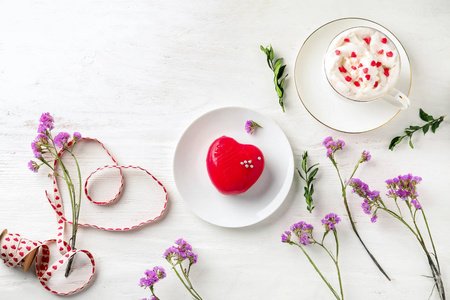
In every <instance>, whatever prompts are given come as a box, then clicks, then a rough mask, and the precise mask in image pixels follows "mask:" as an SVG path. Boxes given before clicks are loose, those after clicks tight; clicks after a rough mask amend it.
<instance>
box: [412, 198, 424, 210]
mask: <svg viewBox="0 0 450 300" xmlns="http://www.w3.org/2000/svg"><path fill="white" fill-rule="evenodd" d="M411 204H412V205H414V207H415V208H416V209H417V210H419V209H422V205H420V203H419V201H418V200H417V199H412V200H411Z"/></svg>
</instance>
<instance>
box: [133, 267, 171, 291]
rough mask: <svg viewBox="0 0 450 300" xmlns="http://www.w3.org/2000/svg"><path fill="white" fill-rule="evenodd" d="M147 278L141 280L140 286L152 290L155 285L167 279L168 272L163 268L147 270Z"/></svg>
mask: <svg viewBox="0 0 450 300" xmlns="http://www.w3.org/2000/svg"><path fill="white" fill-rule="evenodd" d="M144 274H145V277H142V278H141V279H140V280H139V286H141V287H143V288H147V287H148V288H152V287H153V285H154V284H155V283H157V282H158V281H159V280H161V279H163V278H165V277H166V271H165V270H164V268H162V267H158V266H156V267H154V268H153V270H146V271H145V273H144Z"/></svg>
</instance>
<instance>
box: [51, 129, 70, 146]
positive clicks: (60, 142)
mask: <svg viewBox="0 0 450 300" xmlns="http://www.w3.org/2000/svg"><path fill="white" fill-rule="evenodd" d="M69 138H70V134H68V133H67V132H60V133H58V135H57V136H55V138H54V139H53V142H54V143H55V145H56V146H57V147H59V148H63V147H64V145H65V144H67V141H68V140H69Z"/></svg>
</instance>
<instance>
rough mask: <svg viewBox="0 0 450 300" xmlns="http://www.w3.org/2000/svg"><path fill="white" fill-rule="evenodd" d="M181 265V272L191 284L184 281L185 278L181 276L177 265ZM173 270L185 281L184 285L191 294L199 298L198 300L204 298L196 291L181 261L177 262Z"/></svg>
mask: <svg viewBox="0 0 450 300" xmlns="http://www.w3.org/2000/svg"><path fill="white" fill-rule="evenodd" d="M177 265H180V269H181V272H182V273H183V276H184V278H186V281H187V282H188V284H189V286H188V285H187V284H186V282H184V280H183V279H182V278H181V276H180V273H178V271H177V268H176V266H177ZM173 270H174V271H175V273H176V274H177V276H178V278H179V279H180V281H181V282H182V283H183V285H184V287H185V288H186V289H187V290H188V292H189V293H191V295H192V296H193V297H194V298H195V299H197V300H202V298H201V297H200V295H199V294H198V293H197V292H196V291H195V289H194V288H193V287H192V284H191V281H190V280H189V278H188V277H187V276H186V274H185V273H184V271H183V266H182V265H181V261H180V262H178V263H176V264H175V265H174V266H173Z"/></svg>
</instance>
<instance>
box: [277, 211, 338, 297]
mask: <svg viewBox="0 0 450 300" xmlns="http://www.w3.org/2000/svg"><path fill="white" fill-rule="evenodd" d="M340 221H341V218H339V216H338V215H337V214H333V213H330V214H328V215H326V216H325V218H324V219H322V225H323V226H324V227H325V232H324V233H323V236H322V239H321V240H320V241H319V240H316V239H314V236H313V230H314V227H313V226H312V225H310V224H307V223H305V222H303V221H300V222H298V223H295V224H294V225H292V226H291V228H290V229H291V231H285V232H284V233H283V234H282V235H281V242H283V243H287V244H289V245H296V246H298V247H299V248H300V249H301V250H302V252H303V254H305V256H306V257H307V258H308V261H309V262H310V263H311V265H312V266H313V267H314V270H316V272H317V274H319V276H320V278H322V280H323V281H324V282H325V284H326V285H327V286H328V288H329V289H330V291H331V292H332V293H333V295H334V296H335V297H336V299H338V300H344V290H343V288H342V279H341V271H340V269H339V240H338V235H337V229H336V224H338V223H339V222H340ZM330 232H333V235H334V240H335V243H336V253H335V255H333V253H332V252H331V251H330V250H328V249H327V247H326V246H325V245H324V240H325V237H326V236H327V235H328V233H330ZM292 235H294V236H295V239H294V237H293V236H292ZM313 244H315V245H318V246H319V247H320V248H321V249H322V250H324V251H325V252H326V253H327V254H328V256H329V257H330V258H331V260H332V261H333V264H334V266H335V268H336V273H337V276H338V280H339V293H338V292H337V291H336V289H335V288H333V286H332V285H331V284H330V283H329V282H328V280H327V279H326V278H325V276H324V275H323V274H322V272H320V270H319V268H318V267H317V265H316V264H315V263H314V261H313V259H312V258H311V256H310V255H309V254H308V253H307V252H306V250H305V249H304V246H307V245H313Z"/></svg>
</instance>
